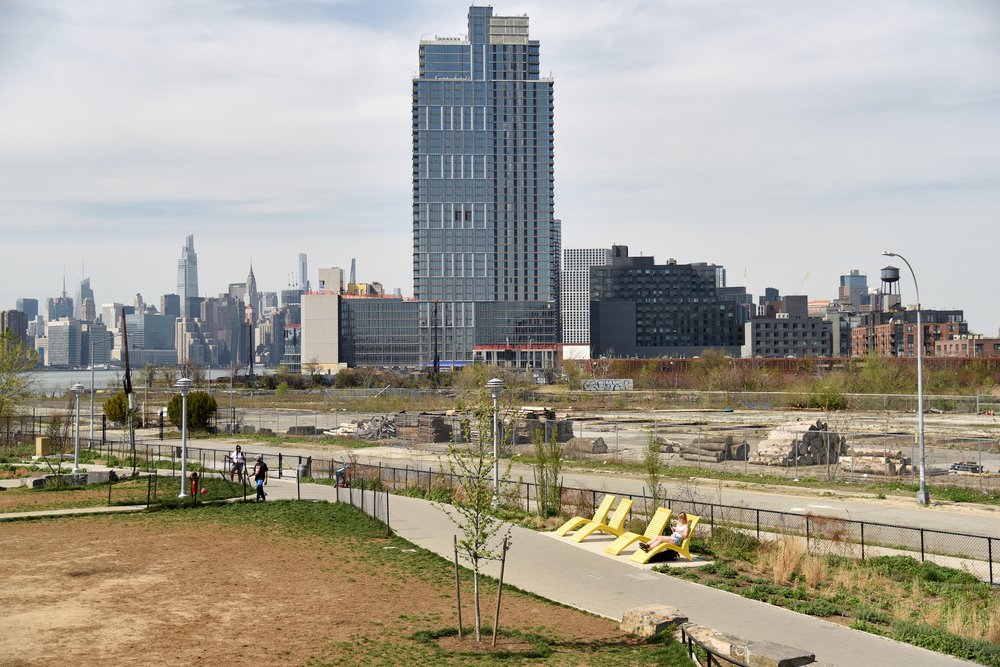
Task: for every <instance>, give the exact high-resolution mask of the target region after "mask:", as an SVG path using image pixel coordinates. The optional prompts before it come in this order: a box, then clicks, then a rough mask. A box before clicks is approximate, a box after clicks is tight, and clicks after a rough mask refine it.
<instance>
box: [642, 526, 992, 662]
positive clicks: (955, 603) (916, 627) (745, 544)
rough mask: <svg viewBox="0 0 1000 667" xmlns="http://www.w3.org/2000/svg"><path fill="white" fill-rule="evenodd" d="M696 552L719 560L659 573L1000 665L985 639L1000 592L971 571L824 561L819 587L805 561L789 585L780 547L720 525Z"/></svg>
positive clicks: (907, 562)
mask: <svg viewBox="0 0 1000 667" xmlns="http://www.w3.org/2000/svg"><path fill="white" fill-rule="evenodd" d="M696 550H697V551H698V552H699V553H711V555H714V556H715V560H714V561H713V562H712V563H711V564H710V565H708V566H706V567H701V568H678V567H671V566H669V565H663V566H658V567H655V568H654V571H657V572H661V573H664V574H668V575H670V576H673V577H677V578H680V579H686V580H689V581H695V582H697V583H700V584H703V585H707V586H712V587H714V588H718V589H721V590H726V591H729V592H732V593H736V594H737V595H742V596H743V597H746V598H750V599H753V600H759V601H761V602H766V603H769V604H774V605H778V606H781V607H785V608H786V609H790V610H792V611H796V612H799V613H803V614H808V615H811V616H818V617H821V618H833V617H839V618H841V619H844V620H845V621H847V623H848V624H849V625H850V627H852V628H855V629H858V630H864V631H867V632H872V633H874V634H879V635H884V636H887V637H892V638H895V639H898V640H900V641H904V642H908V643H910V644H914V645H917V646H922V647H924V648H928V649H931V650H934V651H938V652H941V653H947V654H949V655H953V656H956V657H960V658H964V659H968V660H974V661H976V662H980V663H981V664H985V665H996V666H997V667H1000V646H996V645H994V644H991V643H990V642H988V641H985V639H984V638H985V637H989V636H991V635H990V634H989V633H990V632H992V630H989V629H988V627H989V628H992V627H993V624H994V623H995V620H996V619H997V618H998V617H1000V589H997V588H996V587H994V586H992V585H990V584H988V583H986V582H983V581H980V580H979V579H977V578H976V577H975V576H973V575H972V574H970V573H968V572H965V571H962V570H957V569H953V568H948V567H943V566H941V565H937V564H935V563H932V562H930V561H923V562H921V561H918V560H916V559H914V558H911V557H909V556H880V557H876V558H870V559H868V560H865V561H858V560H855V559H852V558H846V557H842V556H835V555H827V556H825V557H824V558H823V560H822V561H821V564H822V565H824V566H825V568H826V570H825V571H826V574H825V575H824V576H823V577H822V578H821V579H817V580H816V581H817V582H818V583H817V584H816V588H815V589H812V588H809V587H808V586H807V585H806V578H805V574H804V572H805V563H806V561H801V562H800V563H799V565H797V566H796V570H795V571H794V572H793V574H792V577H791V580H790V581H789V583H778V582H776V581H774V580H773V579H772V578H771V575H770V565H769V563H771V562H772V561H774V560H775V559H778V558H780V557H781V556H780V555H779V550H778V545H775V544H763V545H762V544H758V543H757V542H756V540H754V539H753V538H752V537H750V536H747V535H744V534H742V533H740V532H738V531H732V530H728V529H725V528H721V527H717V528H716V529H715V534H714V536H713V539H712V541H711V544H710V548H707V549H704V550H698V549H696ZM811 562H813V563H815V561H811ZM843 575H846V578H845V577H844V576H843ZM845 582H856V584H851V583H845ZM930 619H934V620H933V622H934V625H929V624H928V623H929V622H930ZM959 628H960V629H959ZM957 633H962V634H957Z"/></svg>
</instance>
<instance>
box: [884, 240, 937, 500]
mask: <svg viewBox="0 0 1000 667" xmlns="http://www.w3.org/2000/svg"><path fill="white" fill-rule="evenodd" d="M882 254H883V255H885V256H886V257H898V258H899V259H901V260H903V263H904V264H906V268H908V269H909V270H910V276H911V277H912V278H913V291H914V292H916V294H917V444H918V446H919V448H920V490H919V491H917V503H918V504H920V505H929V504H930V502H931V497H930V495H929V494H928V492H927V452H926V450H925V448H924V370H923V366H924V362H923V358H924V327H923V324H922V323H921V321H920V287H919V286H918V285H917V274H916V273H914V272H913V267H912V266H910V263H909V262H908V261H907V260H906V258H905V257H903V256H902V255H900V254H897V253H894V252H889V251H888V250H887V251H885V252H883V253H882Z"/></svg>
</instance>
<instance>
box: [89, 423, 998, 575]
mask: <svg viewBox="0 0 1000 667" xmlns="http://www.w3.org/2000/svg"><path fill="white" fill-rule="evenodd" d="M89 447H90V448H91V449H92V450H96V451H97V453H98V455H99V456H101V455H107V454H110V455H114V456H121V457H128V456H130V450H129V449H128V445H127V444H125V443H121V442H115V443H101V442H98V441H94V442H91V443H89ZM136 451H137V456H140V457H142V460H143V461H144V462H146V465H147V466H154V467H155V466H157V462H160V463H159V465H160V466H165V464H166V462H167V461H169V462H170V465H169V467H170V469H171V474H176V470H177V469H179V467H180V466H179V457H180V446H177V445H166V444H161V443H159V442H154V443H148V442H143V443H138V444H137V445H136ZM244 453H245V454H246V456H247V460H248V461H250V460H252V459H253V457H255V456H256V454H257V453H255V452H252V451H250V450H244ZM260 453H262V452H260ZM227 455H228V451H227V450H221V449H212V448H203V447H191V446H189V447H188V460H189V461H191V462H196V463H197V464H199V465H200V466H202V467H203V468H205V469H211V470H222V469H224V466H225V460H226V457H227ZM265 456H266V458H267V459H268V460H270V461H271V462H273V461H274V459H275V458H277V465H275V466H272V473H276V475H277V477H279V478H281V477H284V476H288V477H292V478H297V476H298V471H299V469H300V466H302V465H305V466H306V467H307V469H308V470H309V471H310V472H311V476H312V477H326V478H327V479H330V480H336V476H337V470H338V469H339V468H342V467H343V466H344V461H341V460H336V459H317V458H313V457H310V456H305V457H303V456H300V455H291V456H286V455H284V454H283V453H278V454H277V455H274V454H269V453H267V454H265ZM351 475H352V480H353V482H354V483H353V484H352V486H361V487H365V488H373V489H374V488H377V489H380V490H384V491H396V490H399V489H408V488H412V487H419V488H421V489H423V490H424V491H425V492H426V493H427V494H428V495H429V494H430V493H431V492H433V491H434V490H435V489H437V488H442V489H454V488H455V487H456V486H457V485H459V483H460V481H461V480H460V479H459V476H458V475H456V474H454V473H452V472H450V471H445V470H441V469H439V470H433V469H425V468H411V467H410V466H408V465H407V466H403V467H399V466H389V465H382V464H379V465H371V464H362V463H357V462H351ZM359 483H360V484H359ZM340 493H341V491H339V490H338V494H340ZM344 493H348V494H349V493H350V492H346V491H344ZM605 493H614V494H615V495H617V496H619V497H622V498H629V499H631V500H632V501H633V505H632V507H633V511H632V512H630V516H629V519H630V520H631V519H632V518H633V514H634V515H635V516H636V517H638V516H639V515H640V514H644V513H643V512H640V510H641V509H642V508H643V507H646V508H647V509H649V508H650V507H651V503H652V502H653V498H652V497H651V496H648V495H645V494H636V493H626V492H615V491H612V490H604V489H587V488H583V487H562V488H561V493H560V496H559V499H560V503H561V505H562V506H568V507H571V508H572V512H573V513H575V514H577V515H580V516H586V515H589V514H592V513H593V511H594V508H596V507H597V505H598V503H599V497H602V496H603V495H604V494H605ZM538 494H539V486H538V485H537V484H535V483H532V482H527V481H523V480H517V481H508V482H507V483H506V486H505V488H504V489H503V490H502V494H501V497H502V498H504V499H506V500H507V502H508V503H509V504H512V503H517V504H520V503H522V502H523V508H524V510H525V511H526V512H531V510H532V506H533V502H532V501H533V499H534V506H535V507H536V508H537V498H538ZM352 500H353V497H352ZM362 502H363V501H362ZM659 502H661V503H662V504H664V505H665V506H667V507H670V508H672V509H678V510H683V511H686V512H688V513H691V514H695V515H697V516H700V517H701V522H702V523H701V524H700V525H704V526H706V527H707V530H708V531H709V534H710V535H712V534H714V532H715V529H716V527H720V528H729V529H733V530H739V531H742V532H744V533H747V534H751V535H753V536H754V537H755V538H756V539H757V540H758V541H760V540H763V539H776V538H777V537H780V536H782V535H788V536H794V537H797V538H800V539H804V540H805V543H806V547H807V549H808V550H810V551H815V552H822V553H835V554H838V555H843V556H848V557H853V558H859V559H861V560H864V559H866V558H870V557H873V556H881V555H898V554H903V555H912V556H913V557H915V558H916V557H919V559H920V561H933V562H936V563H938V564H940V565H944V566H947V567H954V568H957V569H963V568H965V569H968V570H969V571H971V572H973V573H974V574H975V575H976V576H977V577H979V578H980V579H982V580H984V581H989V582H990V583H991V584H998V583H1000V579H998V576H1000V570H997V568H996V567H995V561H996V559H997V558H1000V538H998V537H993V536H988V535H974V534H970V533H961V532H957V531H947V530H938V529H931V528H914V527H910V526H902V525H896V524H889V523H878V522H871V521H859V520H856V519H842V518H839V517H831V516H822V515H814V514H796V513H792V512H782V511H778V510H768V509H760V508H754V507H746V506H737V505H724V504H721V503H712V502H707V501H703V500H701V499H699V498H697V497H695V496H692V497H688V498H669V497H668V498H663V499H661V500H660V501H659ZM386 503H388V501H386Z"/></svg>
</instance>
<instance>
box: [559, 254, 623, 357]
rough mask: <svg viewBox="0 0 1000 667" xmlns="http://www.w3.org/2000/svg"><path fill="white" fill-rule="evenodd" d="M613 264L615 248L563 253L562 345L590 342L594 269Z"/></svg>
mask: <svg viewBox="0 0 1000 667" xmlns="http://www.w3.org/2000/svg"><path fill="white" fill-rule="evenodd" d="M610 263H611V248H566V249H565V250H563V264H562V286H561V291H560V294H559V301H560V308H559V311H560V315H561V316H562V342H563V343H567V344H571V345H583V344H587V343H589V342H590V267H592V266H607V265H608V264H610Z"/></svg>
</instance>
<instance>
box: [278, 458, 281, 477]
mask: <svg viewBox="0 0 1000 667" xmlns="http://www.w3.org/2000/svg"><path fill="white" fill-rule="evenodd" d="M278 479H281V452H278Z"/></svg>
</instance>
